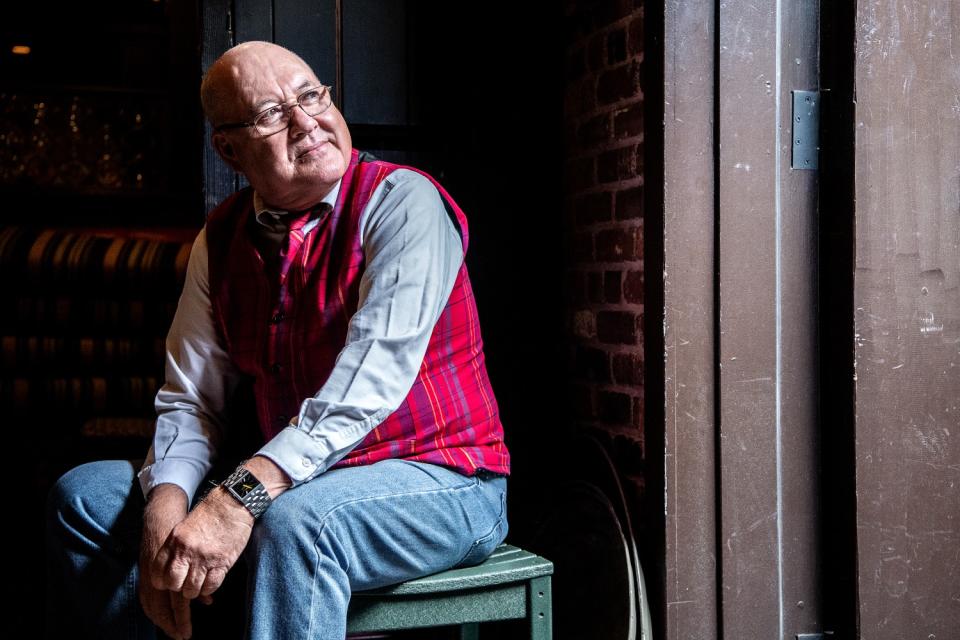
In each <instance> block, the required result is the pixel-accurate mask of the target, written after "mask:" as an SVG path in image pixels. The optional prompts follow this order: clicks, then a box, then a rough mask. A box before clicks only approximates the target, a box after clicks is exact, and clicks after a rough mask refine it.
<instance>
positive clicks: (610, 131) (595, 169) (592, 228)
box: [564, 0, 644, 475]
mask: <svg viewBox="0 0 960 640" xmlns="http://www.w3.org/2000/svg"><path fill="white" fill-rule="evenodd" d="M642 4H643V3H642V2H641V1H640V0H637V1H636V2H634V1H632V0H630V1H628V0H604V1H601V2H589V1H586V0H579V1H571V2H568V4H567V6H566V15H565V19H566V22H567V28H566V35H565V38H566V42H565V44H566V96H565V105H564V121H565V127H566V132H565V138H566V139H565V144H564V150H565V165H566V166H565V185H566V193H565V196H564V205H565V237H566V241H567V247H566V257H567V273H566V276H565V277H566V287H565V289H566V296H567V299H566V313H567V322H568V336H569V348H570V353H569V361H570V380H571V386H572V393H571V395H570V402H571V403H572V405H573V406H572V407H571V408H572V410H573V411H574V413H575V415H576V417H577V421H578V424H579V425H582V426H583V427H584V428H586V429H589V430H591V431H599V432H601V433H602V434H605V435H607V436H609V437H610V440H611V441H613V442H615V443H616V445H615V446H614V447H612V449H613V453H614V456H615V457H617V458H620V457H633V458H636V457H640V458H641V459H642V455H643V453H642V452H643V333H642V332H643V278H644V274H643V187H644V180H643V126H644V122H643V108H644V102H643V90H642V87H641V81H642V73H641V69H642V65H643V49H644V47H643V6H642ZM628 451H629V453H628ZM638 451H639V453H637V452H638ZM641 461H642V460H641ZM631 462H632V463H636V462H638V461H637V460H631ZM627 466H628V467H632V466H633V464H628V465H627ZM621 471H623V472H625V473H627V474H628V475H629V474H631V469H629V468H627V469H624V468H623V466H621Z"/></svg>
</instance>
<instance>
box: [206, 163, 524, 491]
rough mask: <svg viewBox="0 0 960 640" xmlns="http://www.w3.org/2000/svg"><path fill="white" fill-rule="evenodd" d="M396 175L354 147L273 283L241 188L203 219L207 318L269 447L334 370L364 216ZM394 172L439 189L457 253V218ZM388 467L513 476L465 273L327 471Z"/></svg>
mask: <svg viewBox="0 0 960 640" xmlns="http://www.w3.org/2000/svg"><path fill="white" fill-rule="evenodd" d="M401 167H403V165H396V164H392V163H388V162H383V161H379V160H374V161H372V162H361V161H360V156H359V154H358V152H357V150H356V149H354V150H353V154H352V156H351V161H350V164H349V166H348V168H347V171H346V173H345V174H344V176H343V181H342V182H341V184H340V193H339V195H338V197H337V203H336V206H335V207H334V208H333V210H332V211H329V212H327V213H325V214H323V215H322V217H321V219H320V221H319V223H318V224H317V226H316V227H314V228H313V229H312V230H311V231H310V232H309V233H307V234H306V237H305V238H304V239H303V242H302V244H301V245H300V247H299V248H298V249H296V250H295V251H294V252H293V255H291V256H287V260H290V261H291V262H290V264H289V269H288V270H287V269H284V270H286V271H287V273H286V277H284V278H282V279H281V278H280V275H279V270H274V271H273V273H274V276H273V277H272V278H269V277H268V275H267V273H268V272H269V271H270V270H268V269H265V265H264V261H263V259H262V258H261V256H260V254H259V252H258V251H257V250H256V248H255V246H254V244H253V243H252V241H251V239H250V234H249V230H250V227H249V225H250V224H251V222H253V224H256V222H255V221H254V220H253V217H254V215H255V214H254V211H253V197H252V192H251V191H250V189H249V188H247V189H244V190H241V191H239V192H238V193H236V194H234V195H232V196H230V197H229V198H227V199H226V200H224V201H223V203H221V204H220V206H218V207H217V208H216V209H215V210H214V211H212V212H211V213H210V216H209V218H208V220H207V231H206V233H207V244H208V247H209V272H210V300H211V305H212V308H213V317H214V321H215V323H216V325H217V329H218V331H219V332H220V335H221V337H222V339H223V340H224V343H225V345H226V349H227V352H228V353H229V355H230V357H231V359H232V360H233V362H234V363H235V364H236V366H237V367H238V368H239V369H240V370H241V371H242V372H244V373H246V374H248V375H250V376H252V378H253V384H254V395H255V398H256V405H257V414H258V419H259V424H260V429H261V431H262V432H263V435H264V437H265V438H266V439H267V440H269V439H270V438H272V437H273V436H274V435H276V434H277V433H278V432H279V431H280V430H282V429H283V428H284V427H286V426H287V424H288V423H289V420H290V417H291V416H294V415H297V414H298V412H299V410H300V404H301V402H303V400H304V399H305V398H308V397H312V396H314V395H315V394H316V392H317V391H318V390H319V389H320V388H321V387H322V386H323V384H324V383H325V382H326V381H327V378H328V377H329V375H330V372H331V371H332V369H333V365H334V362H335V361H336V357H337V354H338V353H339V352H340V350H341V349H342V348H343V345H344V344H345V342H346V336H347V324H348V322H349V320H350V317H351V316H352V315H353V313H354V312H355V311H356V310H357V306H358V301H359V285H360V276H361V275H362V273H363V268H364V257H363V251H362V248H361V246H360V229H359V222H360V216H361V213H362V212H363V210H364V207H365V206H366V204H367V202H368V201H369V199H370V196H371V194H372V193H373V191H374V189H376V187H377V185H378V184H380V182H381V181H382V180H383V179H384V178H385V177H386V176H387V175H388V174H389V173H390V172H391V171H393V170H395V169H397V168H401ZM403 168H406V169H411V170H414V171H417V172H418V173H420V174H422V175H424V176H425V177H427V178H429V180H430V181H431V183H433V184H434V185H435V186H436V188H437V190H438V191H439V192H440V194H441V196H442V197H443V199H444V201H445V203H446V205H447V207H448V211H449V212H451V213H452V214H453V215H455V218H456V222H457V223H458V226H459V230H460V235H461V238H462V241H463V250H464V252H466V250H467V240H468V233H467V220H466V217H465V216H464V214H463V211H461V209H460V207H458V206H457V204H456V203H455V202H454V201H453V199H452V198H451V197H450V195H449V194H448V193H447V192H446V190H444V188H443V187H441V186H440V185H439V184H438V183H437V182H436V180H434V179H433V178H432V177H431V176H429V175H428V174H426V173H424V172H422V171H420V170H419V169H415V168H414V167H403ZM284 266H286V265H284ZM387 458H405V459H408V460H418V461H422V462H429V463H433V464H438V465H442V466H445V467H450V468H453V469H456V470H457V471H459V472H460V473H463V474H465V475H474V474H475V473H476V471H477V470H478V469H487V470H489V471H492V472H495V473H502V474H508V473H509V471H510V454H509V452H508V451H507V448H506V446H505V444H504V441H503V427H502V425H501V424H500V417H499V411H498V408H497V401H496V399H495V398H494V395H493V390H492V388H491V386H490V381H489V380H488V378H487V370H486V365H485V364H484V356H483V341H482V340H481V338H480V325H479V321H478V318H477V309H476V305H475V303H474V298H473V291H472V289H471V287H470V279H469V277H468V276H467V269H466V265H465V264H464V265H462V266H461V267H460V271H459V273H458V274H457V279H456V282H455V284H454V287H453V291H452V293H451V294H450V298H449V300H448V301H447V305H446V307H445V308H444V309H443V311H442V312H441V315H440V317H439V319H438V321H437V324H436V326H435V327H434V330H433V334H432V336H431V338H430V343H429V345H428V347H427V352H426V355H425V357H424V359H423V364H422V365H421V367H420V371H419V373H418V375H417V378H416V380H415V381H414V383H413V386H412V388H411V389H410V392H409V393H408V394H407V396H406V398H405V399H404V401H403V402H402V403H401V404H400V406H399V408H397V409H396V411H394V412H393V413H392V414H391V415H390V416H388V417H387V419H386V420H384V421H383V422H382V423H380V425H379V426H377V427H376V428H374V429H373V430H372V431H371V432H370V433H369V434H367V436H366V437H365V438H364V439H363V441H361V442H360V444H358V445H357V446H356V447H355V448H354V449H353V450H352V451H350V453H348V454H347V455H346V457H344V458H343V459H342V460H340V461H339V462H338V463H337V464H335V465H334V467H333V468H336V467H343V466H354V465H361V464H372V463H374V462H377V461H379V460H384V459H387Z"/></svg>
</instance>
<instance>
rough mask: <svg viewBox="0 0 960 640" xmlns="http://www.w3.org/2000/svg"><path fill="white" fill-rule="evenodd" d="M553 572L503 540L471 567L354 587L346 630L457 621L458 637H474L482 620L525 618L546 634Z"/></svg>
mask: <svg viewBox="0 0 960 640" xmlns="http://www.w3.org/2000/svg"><path fill="white" fill-rule="evenodd" d="M552 574H553V563H552V562H550V561H549V560H547V559H545V558H541V557H540V556H538V555H536V554H533V553H530V552H529V551H525V550H523V549H520V548H519V547H514V546H512V545H508V544H502V545H500V546H499V547H497V548H496V550H494V552H493V553H492V554H491V555H490V557H489V558H487V559H486V560H485V561H484V562H482V563H481V564H478V565H476V566H473V567H461V568H458V569H448V570H447V571H442V572H440V573H436V574H433V575H430V576H424V577H422V578H417V579H415V580H409V581H407V582H402V583H400V584H396V585H392V586H389V587H384V588H382V589H374V590H370V591H358V592H356V593H354V594H353V595H352V596H351V599H350V609H349V612H348V614H347V632H348V633H361V632H371V631H392V630H397V629H413V628H423V627H435V626H442V625H461V637H463V638H476V637H477V633H478V627H477V624H478V623H480V622H488V621H494V620H511V619H521V618H526V619H527V620H528V621H529V623H530V637H531V639H534V640H546V639H547V638H550V637H551V635H552V622H551V618H552V609H551V606H552V604H551V589H550V587H551V585H550V576H551V575H552Z"/></svg>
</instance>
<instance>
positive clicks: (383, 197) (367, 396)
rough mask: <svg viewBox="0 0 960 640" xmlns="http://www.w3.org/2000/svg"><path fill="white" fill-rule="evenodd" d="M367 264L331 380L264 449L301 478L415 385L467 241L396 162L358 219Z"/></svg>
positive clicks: (330, 459)
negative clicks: (398, 167)
mask: <svg viewBox="0 0 960 640" xmlns="http://www.w3.org/2000/svg"><path fill="white" fill-rule="evenodd" d="M360 225H361V242H362V246H363V252H364V257H365V263H366V268H365V270H364V272H363V274H362V276H361V280H360V295H359V306H358V309H357V311H356V313H355V314H354V315H353V316H352V317H351V319H350V324H349V326H348V330H347V339H346V344H345V345H344V347H343V349H342V350H341V352H340V354H339V355H338V357H337V360H336V364H335V365H334V368H333V370H332V371H331V373H330V376H329V378H328V380H327V382H326V383H325V384H324V385H323V387H322V388H321V389H319V390H318V392H317V393H316V395H315V396H313V397H311V398H307V399H305V400H304V401H303V403H302V404H301V407H300V412H299V414H298V415H297V416H296V418H294V420H293V421H291V424H290V425H289V426H287V427H286V428H285V429H283V430H282V431H281V432H280V433H278V434H277V435H276V436H274V438H272V439H271V440H270V441H269V442H267V443H266V444H265V445H264V446H263V447H262V448H261V449H260V450H259V451H258V452H257V454H258V455H263V456H266V457H268V458H270V459H271V460H273V461H274V462H275V463H276V464H277V465H278V466H280V468H282V469H283V470H284V471H285V472H286V473H287V474H288V475H289V476H290V478H291V480H292V481H293V485H294V486H296V485H297V484H300V483H302V482H306V481H308V480H310V479H311V478H313V477H315V476H317V475H318V474H321V473H323V472H324V471H326V470H327V469H329V468H330V467H331V466H332V465H333V464H335V463H336V462H337V461H339V460H340V459H341V458H343V456H345V455H346V454H347V453H349V452H350V450H351V449H353V448H354V447H355V446H356V445H357V444H359V443H360V441H361V440H363V438H364V437H365V436H366V435H367V434H368V433H369V432H370V431H371V430H372V429H374V428H375V427H376V426H377V425H379V424H380V423H381V422H382V421H383V420H384V419H386V418H387V416H389V415H390V414H391V413H392V412H393V411H394V410H396V408H397V407H399V406H400V403H401V402H402V401H403V399H404V398H405V397H406V395H407V393H409V391H410V388H411V387H412V386H413V382H414V380H415V379H416V376H417V373H418V371H419V370H420V366H421V364H422V362H423V358H424V354H425V353H426V350H427V345H428V344H429V342H430V337H431V335H432V333H433V329H434V326H435V325H436V322H437V319H438V318H439V316H440V313H441V312H442V311H443V309H444V307H445V306H446V303H447V299H448V298H449V296H450V292H451V291H452V290H453V285H454V283H455V282H456V278H457V273H458V272H459V270H460V266H461V265H462V263H463V257H464V256H463V245H462V242H461V240H460V236H459V234H458V232H457V229H456V228H455V226H454V224H453V222H452V221H451V220H450V218H449V217H448V215H447V212H446V209H445V207H444V204H443V201H442V199H441V196H440V194H439V192H438V191H437V189H436V187H434V186H433V184H431V183H430V181H429V180H428V179H427V178H426V177H424V176H422V175H421V174H419V173H417V172H415V171H411V170H409V169H397V170H395V171H393V172H392V173H391V174H390V175H388V176H387V177H386V178H385V179H384V180H383V181H382V182H381V183H380V184H379V185H378V186H377V189H376V190H375V191H374V193H373V195H372V197H371V200H370V202H369V203H368V206H367V208H366V210H365V211H364V212H363V215H362V217H361V220H360Z"/></svg>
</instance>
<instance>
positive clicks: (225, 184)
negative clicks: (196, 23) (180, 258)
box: [200, 0, 237, 213]
mask: <svg viewBox="0 0 960 640" xmlns="http://www.w3.org/2000/svg"><path fill="white" fill-rule="evenodd" d="M232 10H233V8H232V3H231V2H230V0H205V1H204V2H203V3H201V8H200V11H201V13H200V31H201V44H200V61H201V66H202V67H203V70H204V72H206V70H207V69H208V68H209V67H210V65H211V64H213V63H214V61H215V60H216V59H217V58H219V57H220V56H221V55H222V54H223V52H224V51H226V50H227V49H229V48H230V47H232V46H233V44H234V40H233V14H232ZM212 133H213V131H212V129H211V127H210V123H209V122H207V121H206V120H204V124H203V203H204V208H205V210H206V211H207V212H208V213H209V212H210V210H211V209H213V208H214V207H216V206H217V205H218V204H220V202H221V201H222V200H223V199H224V198H226V197H227V196H228V195H230V194H231V193H233V192H234V191H235V190H236V188H237V180H236V174H235V173H234V172H233V169H231V168H230V167H228V166H227V165H226V164H225V163H224V162H223V161H222V160H220V158H219V157H218V156H217V152H216V151H214V149H213V146H212V145H211V144H210V135H211V134H212Z"/></svg>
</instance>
